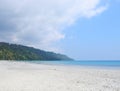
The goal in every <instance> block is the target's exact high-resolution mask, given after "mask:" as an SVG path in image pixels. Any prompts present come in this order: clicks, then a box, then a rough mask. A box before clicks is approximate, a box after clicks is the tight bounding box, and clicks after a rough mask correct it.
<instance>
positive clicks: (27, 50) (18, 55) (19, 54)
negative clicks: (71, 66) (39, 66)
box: [0, 42, 71, 60]
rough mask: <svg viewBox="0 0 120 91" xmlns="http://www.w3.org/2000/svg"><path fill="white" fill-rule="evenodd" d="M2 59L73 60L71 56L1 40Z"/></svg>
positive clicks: (0, 56) (0, 51) (0, 53)
mask: <svg viewBox="0 0 120 91" xmlns="http://www.w3.org/2000/svg"><path fill="white" fill-rule="evenodd" d="M0 60H71V58H69V57H67V56H65V55H62V54H56V53H53V52H46V51H43V50H39V49H35V48H33V47H27V46H22V45H17V44H9V43H4V42H0Z"/></svg>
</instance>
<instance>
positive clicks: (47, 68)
mask: <svg viewBox="0 0 120 91" xmlns="http://www.w3.org/2000/svg"><path fill="white" fill-rule="evenodd" d="M0 91H120V70H119V69H100V68H90V67H74V66H57V65H42V64H33V63H27V62H10V61H9V62H8V61H0Z"/></svg>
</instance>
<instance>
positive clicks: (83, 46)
mask: <svg viewBox="0 0 120 91" xmlns="http://www.w3.org/2000/svg"><path fill="white" fill-rule="evenodd" d="M119 9H120V2H115V1H112V2H110V3H109V7H108V9H107V10H106V11H105V12H103V13H102V14H100V15H97V16H95V17H93V18H91V19H79V20H78V21H77V22H76V23H75V24H74V25H73V26H70V27H69V28H66V30H69V31H70V32H69V31H67V38H68V40H64V43H65V44H66V45H62V47H63V48H65V49H67V51H66V54H69V55H70V56H73V57H75V58H77V59H81V60H114V59H116V60H119V59H120V12H119ZM70 37H71V38H70ZM68 50H69V51H68Z"/></svg>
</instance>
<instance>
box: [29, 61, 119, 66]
mask: <svg viewBox="0 0 120 91" xmlns="http://www.w3.org/2000/svg"><path fill="white" fill-rule="evenodd" d="M29 62H32V63H36V64H46V65H67V66H95V67H114V68H116V67H117V68H120V60H107V61H106V60H105V61H104V60H73V61H69V60H62V61H55V60H54V61H52V60H51V61H29Z"/></svg>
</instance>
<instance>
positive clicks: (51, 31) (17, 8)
mask: <svg viewBox="0 0 120 91" xmlns="http://www.w3.org/2000/svg"><path fill="white" fill-rule="evenodd" d="M102 2H104V1H102V0H1V1H0V12H1V14H0V20H3V21H4V22H0V24H1V23H4V26H3V28H0V32H1V34H0V35H4V37H0V40H4V41H9V42H15V43H22V44H27V45H33V46H35V47H38V48H42V49H47V50H53V49H55V50H56V47H55V46H54V45H53V43H54V42H56V41H59V40H61V39H63V38H65V35H64V33H63V30H64V28H65V27H67V26H70V25H71V24H73V23H74V22H75V21H76V20H77V19H80V18H82V17H85V18H91V17H93V16H95V15H97V14H100V13H102V12H103V11H105V10H106V9H107V7H106V5H101V3H102ZM8 25H9V26H10V27H8ZM4 27H8V28H9V29H5V28H4ZM5 31H6V32H7V33H6V32H5ZM5 36H7V37H5Z"/></svg>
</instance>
